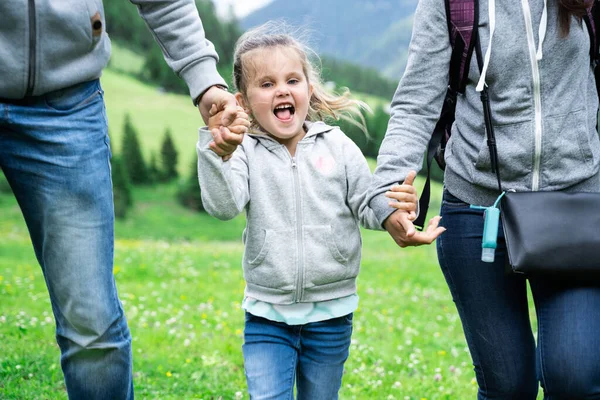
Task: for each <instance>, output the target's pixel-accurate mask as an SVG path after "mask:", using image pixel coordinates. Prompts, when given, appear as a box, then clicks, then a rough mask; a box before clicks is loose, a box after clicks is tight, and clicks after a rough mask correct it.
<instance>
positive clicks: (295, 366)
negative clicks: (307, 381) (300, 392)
mask: <svg viewBox="0 0 600 400" xmlns="http://www.w3.org/2000/svg"><path fill="white" fill-rule="evenodd" d="M301 332H302V331H301V330H300V331H298V337H297V341H296V344H295V346H294V347H295V348H296V351H295V352H294V355H293V357H292V360H291V366H292V368H291V372H292V373H291V374H290V377H289V382H290V383H289V385H288V387H289V388H291V391H290V397H289V400H294V378H295V376H296V373H297V371H298V352H299V351H300V349H299V347H300V335H301Z"/></svg>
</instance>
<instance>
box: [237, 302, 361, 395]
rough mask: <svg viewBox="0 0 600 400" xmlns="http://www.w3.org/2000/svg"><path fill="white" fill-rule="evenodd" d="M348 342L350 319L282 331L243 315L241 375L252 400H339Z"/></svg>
mask: <svg viewBox="0 0 600 400" xmlns="http://www.w3.org/2000/svg"><path fill="white" fill-rule="evenodd" d="M351 336H352V314H348V315H346V316H344V317H339V318H333V319H330V320H327V321H320V322H311V323H308V324H306V325H287V324H285V323H282V322H274V321H270V320H268V319H265V318H261V317H257V316H254V315H252V314H250V313H248V312H247V313H246V326H245V328H244V346H243V351H244V369H245V370H246V380H247V382H248V392H249V394H250V399H252V400H267V399H269V400H275V399H277V400H280V399H281V400H283V399H285V400H289V399H293V398H294V380H296V391H297V398H298V399H299V400H331V399H337V398H338V391H339V390H340V386H341V384H342V374H343V372H344V362H346V359H347V358H348V352H349V347H350V338H351Z"/></svg>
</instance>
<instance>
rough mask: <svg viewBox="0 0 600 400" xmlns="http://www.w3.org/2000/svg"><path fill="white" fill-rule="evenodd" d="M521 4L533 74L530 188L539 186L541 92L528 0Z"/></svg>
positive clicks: (523, 0)
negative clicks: (533, 121)
mask: <svg viewBox="0 0 600 400" xmlns="http://www.w3.org/2000/svg"><path fill="white" fill-rule="evenodd" d="M521 4H522V6H523V17H524V18H525V29H526V30H527V44H528V45H529V59H530V60H531V72H532V75H533V103H534V108H535V148H534V159H533V178H532V182H531V190H532V191H537V190H539V188H540V164H541V158H542V94H541V83H540V71H539V65H538V60H537V56H536V48H535V40H534V38H533V26H532V23H531V11H530V9H529V3H528V0H521Z"/></svg>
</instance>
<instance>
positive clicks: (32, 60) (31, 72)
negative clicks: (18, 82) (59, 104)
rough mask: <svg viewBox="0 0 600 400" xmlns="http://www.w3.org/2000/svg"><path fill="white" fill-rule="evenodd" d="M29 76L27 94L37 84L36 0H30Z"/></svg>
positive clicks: (29, 93)
mask: <svg viewBox="0 0 600 400" xmlns="http://www.w3.org/2000/svg"><path fill="white" fill-rule="evenodd" d="M28 8H29V77H28V78H27V92H26V93H25V96H26V97H28V96H31V95H32V94H33V87H34V86H35V63H36V59H35V50H36V17H35V0H29V7H28Z"/></svg>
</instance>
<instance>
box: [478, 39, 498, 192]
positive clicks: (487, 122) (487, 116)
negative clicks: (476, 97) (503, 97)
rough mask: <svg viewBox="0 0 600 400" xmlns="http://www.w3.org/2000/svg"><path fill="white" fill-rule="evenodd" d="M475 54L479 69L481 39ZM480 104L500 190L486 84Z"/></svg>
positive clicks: (481, 61)
mask: <svg viewBox="0 0 600 400" xmlns="http://www.w3.org/2000/svg"><path fill="white" fill-rule="evenodd" d="M476 54H477V65H478V66H479V71H482V70H483V55H482V51H481V41H480V40H477V46H476ZM480 98H481V104H482V105H483V120H484V122H485V132H486V135H487V145H488V148H489V149H490V163H491V167H492V172H494V173H496V179H497V181H498V190H499V191H500V192H502V182H501V180H500V163H499V161H498V148H497V146H496V135H495V134H494V125H492V108H491V106H490V96H489V93H488V87H487V85H486V84H484V85H483V90H482V91H481V95H480Z"/></svg>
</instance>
